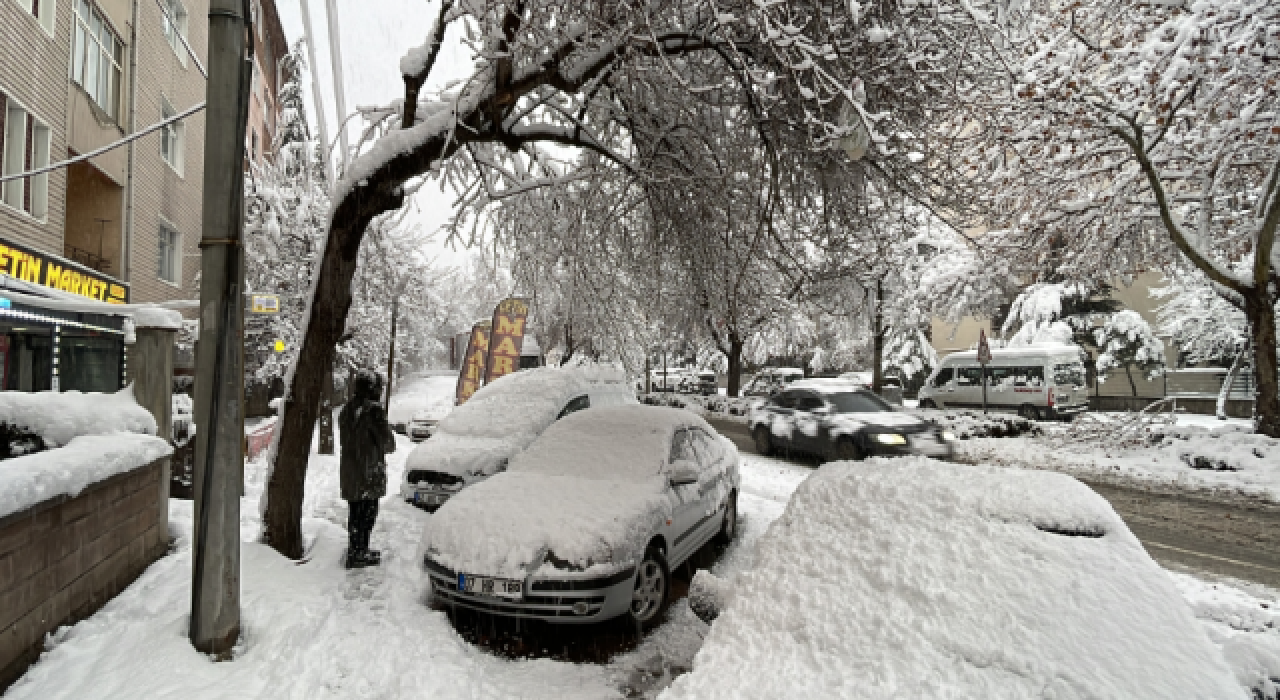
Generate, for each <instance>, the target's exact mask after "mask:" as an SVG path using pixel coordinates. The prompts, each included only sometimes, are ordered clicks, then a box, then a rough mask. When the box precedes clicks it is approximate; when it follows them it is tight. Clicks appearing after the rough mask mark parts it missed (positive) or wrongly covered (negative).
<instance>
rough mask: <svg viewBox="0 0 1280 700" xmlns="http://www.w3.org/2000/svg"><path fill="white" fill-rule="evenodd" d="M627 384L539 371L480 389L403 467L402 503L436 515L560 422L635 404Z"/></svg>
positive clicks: (609, 373)
mask: <svg viewBox="0 0 1280 700" xmlns="http://www.w3.org/2000/svg"><path fill="white" fill-rule="evenodd" d="M635 403H637V402H636V397H635V394H634V393H632V391H631V389H630V387H629V386H628V385H627V382H626V377H625V376H624V375H623V374H622V373H621V372H617V371H614V370H610V369H609V368H598V367H572V368H564V367H538V368H535V369H528V370H522V371H520V372H513V373H511V374H508V375H506V376H505V377H502V378H501V379H498V380H496V381H494V382H493V383H492V384H489V385H487V386H484V387H481V389H480V390H479V391H477V392H476V393H475V395H474V396H472V397H471V399H470V400H469V401H467V402H466V403H464V404H462V405H461V406H458V407H457V408H454V409H453V410H452V411H451V412H450V413H449V415H448V416H446V417H445V418H444V419H443V420H441V421H440V422H439V423H438V424H437V425H436V426H435V429H434V431H433V432H432V436H431V439H430V440H427V441H426V442H424V443H422V444H421V445H419V446H418V447H416V448H414V450H413V452H410V453H409V456H408V457H407V458H406V459H405V471H404V481H403V482H401V484H400V495H401V497H403V498H404V499H405V500H406V501H408V502H410V503H413V504H415V505H418V506H420V507H423V508H426V509H427V510H429V511H431V510H435V509H436V508H438V507H439V506H440V504H442V503H444V502H445V501H447V500H449V498H450V497H451V496H453V495H454V494H456V493H457V492H458V491H459V490H461V489H462V488H464V487H466V486H468V485H470V484H474V483H476V482H477V481H482V480H484V479H487V478H489V477H490V476H492V475H494V474H496V473H497V472H499V471H501V470H502V469H504V468H505V467H506V465H507V461H508V460H510V459H511V458H512V457H513V456H515V455H516V453H518V452H520V451H521V450H523V449H524V448H525V447H527V446H528V445H529V443H531V442H533V441H534V439H535V438H537V437H538V436H539V435H541V434H542V431H544V430H546V429H547V426H549V425H551V424H552V423H553V422H555V420H556V419H557V418H563V417H564V416H566V415H568V414H570V413H573V412H575V411H581V410H583V409H587V408H592V407H599V406H617V405H623V404H635Z"/></svg>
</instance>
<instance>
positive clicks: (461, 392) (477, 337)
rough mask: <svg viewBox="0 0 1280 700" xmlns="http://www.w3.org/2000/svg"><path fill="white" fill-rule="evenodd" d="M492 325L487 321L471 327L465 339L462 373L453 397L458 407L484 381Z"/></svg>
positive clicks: (459, 375) (459, 374)
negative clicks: (469, 334) (469, 333)
mask: <svg viewBox="0 0 1280 700" xmlns="http://www.w3.org/2000/svg"><path fill="white" fill-rule="evenodd" d="M492 325H493V324H492V323H491V322H489V321H481V322H480V323H477V324H476V325H474V326H472V327H471V337H470V338H468V339H467V354H466V355H465V356H464V357H463V360H462V371H461V372H459V373H458V389H457V393H456V394H455V396H456V398H457V403H458V405H459V406H461V405H462V404H464V403H466V402H467V399H469V398H471V395H472V394H474V393H476V390H477V389H479V388H480V382H481V381H482V380H484V370H485V366H486V365H487V364H488V358H489V329H490V327H491V326H492Z"/></svg>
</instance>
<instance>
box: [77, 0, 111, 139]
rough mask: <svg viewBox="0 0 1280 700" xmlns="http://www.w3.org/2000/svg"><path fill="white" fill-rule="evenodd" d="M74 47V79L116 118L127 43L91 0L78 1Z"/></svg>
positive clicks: (108, 114) (95, 101)
mask: <svg viewBox="0 0 1280 700" xmlns="http://www.w3.org/2000/svg"><path fill="white" fill-rule="evenodd" d="M72 41H73V43H72V46H71V80H73V81H74V82H75V83H76V84H77V85H79V86H80V87H82V88H84V91H85V92H86V93H88V95H89V97H90V99H92V100H93V101H94V103H95V104H97V105H98V106H99V107H101V108H102V110H103V111H104V112H106V113H107V116H109V117H111V118H112V119H115V118H116V116H117V114H118V111H119V107H120V63H121V61H122V60H123V59H124V44H122V43H120V40H119V39H117V38H116V35H115V33H114V32H112V31H111V25H110V24H108V23H107V21H106V19H104V18H103V16H102V13H101V12H98V8H96V7H94V6H93V5H91V4H89V2H88V0H76V28H75V37H74V38H73V40H72Z"/></svg>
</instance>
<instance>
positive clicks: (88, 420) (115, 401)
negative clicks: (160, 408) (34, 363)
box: [0, 385, 156, 447]
mask: <svg viewBox="0 0 1280 700" xmlns="http://www.w3.org/2000/svg"><path fill="white" fill-rule="evenodd" d="M0 423H4V424H8V425H11V426H15V427H18V428H22V429H23V430H26V431H28V432H32V433H35V434H37V435H39V436H40V437H41V438H43V439H44V442H45V446H47V447H61V446H63V445H66V444H68V443H70V442H71V441H72V440H73V439H74V438H76V437H78V436H81V435H111V434H116V433H141V434H146V435H155V434H156V421H155V418H152V417H151V413H150V412H149V411H147V409H145V408H143V407H141V406H139V405H138V402H137V401H135V400H134V398H133V386H132V385H130V386H127V387H125V388H124V389H121V390H120V391H117V392H116V393H114V394H98V393H88V394H85V393H81V392H79V391H64V392H57V391H38V392H35V393H27V392H22V391H4V392H0Z"/></svg>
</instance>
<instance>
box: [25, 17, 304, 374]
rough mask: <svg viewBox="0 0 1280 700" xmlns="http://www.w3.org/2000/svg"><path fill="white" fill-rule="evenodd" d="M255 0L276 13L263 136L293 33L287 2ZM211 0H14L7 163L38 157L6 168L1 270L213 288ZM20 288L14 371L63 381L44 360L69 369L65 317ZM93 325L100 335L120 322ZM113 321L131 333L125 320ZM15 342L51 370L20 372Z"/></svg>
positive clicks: (40, 279)
mask: <svg viewBox="0 0 1280 700" xmlns="http://www.w3.org/2000/svg"><path fill="white" fill-rule="evenodd" d="M253 5H254V8H255V9H254V13H255V14H256V15H258V16H261V17H265V18H266V20H267V21H266V22H265V24H264V28H263V29H262V30H259V31H257V32H255V33H257V34H259V37H258V38H256V39H255V42H256V45H257V49H258V50H257V51H256V52H255V53H256V55H257V56H258V60H259V61H260V62H261V63H263V64H264V65H269V67H270V69H271V70H270V80H266V79H263V80H260V81H259V80H255V85H254V90H255V93H256V94H255V109H256V110H257V112H256V122H255V124H256V126H255V129H256V132H258V133H260V135H259V137H258V138H263V137H264V136H265V135H267V134H270V133H273V132H274V125H275V124H276V123H277V121H278V120H277V117H278V114H279V107H278V100H277V99H276V93H275V91H276V89H277V86H278V84H279V82H278V80H276V73H277V69H276V66H277V65H278V64H279V61H278V57H279V56H281V55H283V51H284V50H286V48H287V45H286V43H285V40H284V34H283V30H281V29H280V21H279V18H278V16H277V15H276V11H275V7H274V4H273V3H272V2H271V1H270V0H267V1H266V2H262V0H254V3H253ZM208 13H209V3H208V0H0V36H2V37H3V41H0V176H6V177H11V176H14V175H18V174H22V173H28V172H35V173H36V174H34V175H32V176H29V177H23V178H16V179H12V178H11V179H8V180H5V181H4V182H3V183H2V184H0V281H4V280H5V279H10V278H11V279H12V280H13V281H14V282H17V283H22V284H34V285H38V286H44V287H53V288H56V289H60V290H63V291H66V292H70V293H72V294H77V295H80V296H85V297H89V298H93V299H97V300H100V301H108V302H134V303H137V302H164V301H172V300H179V299H198V298H199V289H198V287H197V284H196V280H197V277H198V274H199V262H200V252H199V247H198V243H199V240H200V227H201V214H202V212H201V201H202V196H203V187H204V183H203V173H204V128H205V118H204V113H203V111H201V106H202V103H203V102H204V99H205V92H206V80H205V76H204V72H203V66H204V65H205V63H206V56H207V47H208V23H207V20H206V18H207V17H208ZM263 37H265V38H263ZM264 75H265V72H264ZM189 110H194V111H192V112H191V113H190V114H189V115H188V116H185V117H184V118H182V119H181V120H177V121H172V122H170V123H167V124H164V125H163V126H160V127H159V128H154V127H156V125H158V124H160V123H162V122H165V121H166V120H168V119H170V118H171V117H174V116H176V115H180V114H183V113H186V112H188V111H189ZM251 118H252V117H251ZM142 132H147V133H145V134H144V135H141V136H138V137H137V138H135V139H133V140H127V139H128V137H130V136H132V135H135V134H140V133H142ZM122 141H127V142H125V143H122ZM252 141H253V138H252V137H250V136H248V135H247V136H246V154H249V155H252V153H251V151H250V146H251V145H252ZM259 149H260V152H265V150H269V148H268V149H262V147H261V144H260V146H259ZM89 154H92V157H90V158H87V159H85V160H82V161H80V162H77V163H74V164H70V165H64V166H60V167H53V168H51V169H49V170H48V171H47V172H40V170H41V169H42V168H45V167H46V166H50V165H57V164H59V163H62V162H63V161H67V160H69V159H75V158H77V157H81V156H85V155H89ZM6 275H7V276H8V277H7V278H6V277H4V276H6ZM0 286H4V285H0ZM6 301H7V300H4V299H0V355H3V356H4V358H3V361H0V369H2V370H3V371H4V372H5V374H4V376H3V377H0V386H3V387H4V388H25V389H40V388H59V387H58V382H57V380H56V379H54V380H52V381H50V379H49V378H46V377H44V376H43V375H44V374H45V373H44V372H42V371H39V370H40V368H45V367H53V368H54V369H53V373H52V376H54V377H56V376H57V370H56V366H57V361H58V353H52V356H50V349H51V347H52V346H53V345H54V344H56V343H57V342H58V341H57V338H59V337H60V336H61V335H62V334H61V333H60V331H61V330H62V328H61V326H62V325H65V324H59V323H58V321H59V318H56V317H55V316H56V315H54V316H50V315H44V316H40V317H39V318H38V319H36V318H33V317H32V314H30V313H26V315H25V316H19V315H17V314H18V311H17V310H16V309H18V308H20V307H21V306H22V304H21V303H16V304H10V305H9V306H7V307H6V306H5V302H6ZM94 320H97V319H94ZM80 325H81V326H83V327H84V328H82V329H81V330H83V331H85V334H86V335H85V337H86V338H90V339H91V338H95V337H98V336H96V335H94V334H95V333H99V331H95V330H93V328H94V327H99V328H101V329H103V330H106V329H107V325H106V324H98V323H89V322H85V323H81V324H80ZM69 327H70V326H69ZM109 330H112V331H115V333H112V334H109V335H110V337H111V338H112V339H113V340H112V342H113V343H114V344H115V345H117V346H118V345H119V344H120V343H121V342H122V337H123V334H122V333H120V332H119V329H118V327H113V328H110V329H109ZM99 334H100V333H99ZM94 343H97V344H98V345H102V346H103V348H100V349H99V350H96V351H95V352H108V351H109V357H108V359H106V360H104V361H103V362H102V363H100V364H102V365H104V366H106V365H110V364H111V363H112V362H113V360H110V358H111V357H117V356H120V357H122V356H123V352H122V350H121V349H120V348H119V347H114V346H113V347H112V348H105V345H106V344H107V343H106V342H105V341H101V342H99V341H92V342H90V341H85V343H82V344H84V345H85V346H86V347H89V346H91V345H94ZM11 358H12V359H13V361H14V363H16V365H15V366H19V367H35V368H37V370H33V371H32V372H29V373H28V374H29V375H30V376H28V375H22V376H17V375H14V376H10V373H9V372H8V368H9V365H10V364H11V363H10V362H9V360H10V359H11ZM85 361H86V362H88V361H89V360H85ZM121 371H122V372H123V369H122V370H121ZM122 376H123V375H122ZM99 385H104V384H103V382H101V381H96V380H95V383H94V384H93V385H92V386H94V387H98V386H99ZM87 386H88V385H86V388H87ZM60 388H62V389H67V388H77V387H68V386H62V387H60ZM94 390H101V389H98V388H95V389H94Z"/></svg>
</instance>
